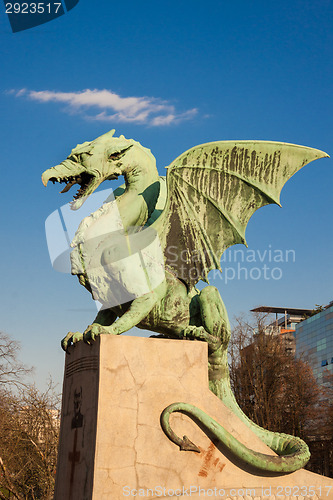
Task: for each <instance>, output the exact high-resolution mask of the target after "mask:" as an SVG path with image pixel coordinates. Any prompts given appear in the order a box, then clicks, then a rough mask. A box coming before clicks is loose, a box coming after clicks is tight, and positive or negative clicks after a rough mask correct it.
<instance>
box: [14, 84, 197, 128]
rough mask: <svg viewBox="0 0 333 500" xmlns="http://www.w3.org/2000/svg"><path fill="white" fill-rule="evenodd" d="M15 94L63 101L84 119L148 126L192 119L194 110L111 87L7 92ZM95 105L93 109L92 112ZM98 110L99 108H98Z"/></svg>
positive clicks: (195, 112)
mask: <svg viewBox="0 0 333 500" xmlns="http://www.w3.org/2000/svg"><path fill="white" fill-rule="evenodd" d="M10 93H14V95H15V96H16V97H21V96H26V97H28V98H29V99H32V100H34V101H38V102H42V103H46V102H58V103H63V104H66V105H67V107H66V108H65V109H64V111H67V112H70V113H73V112H77V113H80V114H81V115H82V116H84V117H85V118H87V119H90V120H96V121H110V122H112V121H113V122H133V123H140V124H147V125H152V126H161V125H171V124H173V123H179V122H181V121H184V120H189V119H191V118H193V117H194V116H195V115H196V114H197V112H198V110H197V109H196V108H193V109H189V110H187V111H185V112H177V110H176V109H175V106H174V105H173V104H170V103H169V102H168V101H163V100H162V99H158V98H155V97H121V96H119V95H118V94H116V93H115V92H112V91H111V90H106V89H104V90H97V89H94V90H90V89H86V90H82V91H80V92H57V91H52V90H41V91H35V90H26V89H20V90H15V91H10ZM96 108H97V111H98V112H96ZM99 110H100V111H99Z"/></svg>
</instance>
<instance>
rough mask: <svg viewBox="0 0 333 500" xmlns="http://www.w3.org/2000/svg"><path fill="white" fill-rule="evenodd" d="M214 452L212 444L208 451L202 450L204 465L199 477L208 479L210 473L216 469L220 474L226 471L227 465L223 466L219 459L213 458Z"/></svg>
mask: <svg viewBox="0 0 333 500" xmlns="http://www.w3.org/2000/svg"><path fill="white" fill-rule="evenodd" d="M214 450H215V445H214V443H210V445H209V447H208V450H202V449H201V450H200V451H201V453H202V455H203V464H202V467H201V469H200V471H199V474H198V476H201V477H207V476H208V474H209V472H214V469H215V470H216V469H217V470H218V471H220V472H222V470H223V469H224V467H225V464H223V463H222V462H221V461H220V459H219V458H215V459H214V458H213V455H214Z"/></svg>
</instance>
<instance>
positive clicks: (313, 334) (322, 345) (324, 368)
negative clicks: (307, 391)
mask: <svg viewBox="0 0 333 500" xmlns="http://www.w3.org/2000/svg"><path fill="white" fill-rule="evenodd" d="M295 336H296V356H297V357H301V358H302V359H305V360H306V361H308V362H309V364H310V365H311V367H312V369H313V373H314V376H315V377H316V379H317V382H318V383H319V384H322V385H325V386H329V385H331V386H332V377H333V304H332V303H330V306H329V307H328V308H327V309H324V311H321V312H320V313H317V314H316V315H314V316H311V317H310V318H308V319H306V320H304V321H302V322H301V323H298V324H297V325H296V332H295Z"/></svg>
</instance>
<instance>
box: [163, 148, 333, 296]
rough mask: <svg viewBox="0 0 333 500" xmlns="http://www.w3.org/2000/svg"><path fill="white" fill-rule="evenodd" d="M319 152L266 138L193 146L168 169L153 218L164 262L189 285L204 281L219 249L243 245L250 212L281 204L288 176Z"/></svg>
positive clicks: (217, 259)
mask: <svg viewBox="0 0 333 500" xmlns="http://www.w3.org/2000/svg"><path fill="white" fill-rule="evenodd" d="M327 156H328V155H327V154H326V153H324V152H323V151H319V150H317V149H312V148H308V147H304V146H297V145H294V144H285V143H278V142H266V141H220V142H210V143H207V144H202V145H200V146H195V147H194V148H192V149H189V150H188V151H186V152H185V153H183V154H181V155H180V156H179V157H178V158H176V160H174V161H173V162H172V163H171V165H170V166H169V167H168V171H167V189H168V197H167V202H166V205H165V208H164V210H163V212H162V213H161V215H160V217H159V218H158V219H157V220H156V221H155V222H154V224H153V227H154V228H155V229H156V230H157V232H158V234H159V237H160V241H161V244H162V248H163V249H164V255H165V261H166V265H167V266H169V268H171V269H172V270H173V271H174V272H175V273H176V275H177V277H178V278H180V279H181V280H183V281H184V282H185V283H186V284H187V285H188V287H189V288H192V287H193V286H194V285H195V284H196V283H197V282H198V281H199V280H200V279H202V280H203V281H206V282H208V279H207V276H208V273H209V271H210V270H211V269H219V270H220V271H221V267H220V260H221V256H222V254H223V252H224V251H225V250H226V249H227V248H228V247H230V246H231V245H234V244H236V243H244V244H246V241H245V229H246V226H247V223H248V222H249V220H250V218H251V216H252V215H253V214H254V212H255V211H256V210H257V209H259V208H260V207H263V206H265V205H268V204H271V203H276V204H278V205H280V202H279V200H280V192H281V189H282V188H283V186H284V184H285V183H286V182H287V180H288V179H290V177H291V176H292V175H294V174H295V173H296V172H297V171H298V170H300V169H301V168H302V167H303V166H304V165H306V164H307V163H309V162H310V161H313V160H316V159H318V158H323V157H327Z"/></svg>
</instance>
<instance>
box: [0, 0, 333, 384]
mask: <svg viewBox="0 0 333 500" xmlns="http://www.w3.org/2000/svg"><path fill="white" fill-rule="evenodd" d="M332 26H333V6H332V2H330V1H327V0H322V1H321V2H310V1H304V0H303V1H294V0H291V1H285V0H282V1H280V2H278V3H276V2H275V3H273V2H263V1H256V2H245V1H235V2H224V1H221V2H216V1H209V0H208V1H206V2H198V1H196V0H193V1H192V2H185V1H179V0H178V1H177V2H176V1H173V0H170V1H167V2H163V5H161V2H156V1H155V2H153V1H150V0H146V1H145V2H134V1H132V0H128V1H123V2H111V1H106V0H100V1H99V2H97V3H96V2H92V1H91V0H90V1H89V0H80V2H79V4H78V5H77V6H76V7H75V8H74V9H72V10H71V11H70V12H69V13H67V14H66V15H64V16H62V17H60V18H58V19H56V20H54V21H52V22H50V23H47V24H45V25H42V26H40V27H36V28H33V29H30V30H27V31H23V32H19V33H15V34H13V33H11V30H10V25H9V22H8V19H7V18H6V15H5V13H4V7H3V5H1V9H0V37H1V48H2V50H1V55H0V68H1V80H0V110H1V119H0V133H1V153H2V155H1V156H2V165H1V177H2V186H3V189H2V196H1V205H2V206H1V213H2V218H1V220H2V227H3V231H2V239H3V243H2V245H1V265H2V270H1V277H2V287H1V301H0V307H1V325H0V328H1V329H2V330H4V331H6V332H7V333H8V334H10V335H11V336H12V337H14V338H15V339H17V340H20V342H21V344H22V352H21V358H22V359H23V360H24V361H25V362H26V363H28V364H32V365H34V366H35V367H36V371H35V378H36V380H37V382H38V384H39V385H40V386H41V387H42V386H43V384H44V380H45V378H47V375H48V373H50V374H52V376H53V378H54V379H55V380H56V381H59V382H60V381H61V379H62V371H63V360H64V355H63V353H62V351H61V349H60V347H59V341H60V339H61V338H62V337H63V336H64V335H65V334H66V333H67V331H69V330H73V331H76V330H81V331H82V330H84V329H85V327H86V326H87V325H88V324H89V323H90V322H91V321H92V319H93V317H94V315H95V313H96V310H95V306H94V304H93V302H92V300H91V298H90V295H89V294H88V292H86V290H85V289H84V288H82V287H80V286H79V284H78V283H77V281H76V278H75V277H72V276H70V275H66V274H61V273H57V272H55V271H54V270H53V269H52V267H51V264H50V260H49V256H48V251H47V246H46V240H45V231H44V222H45V219H46V218H47V216H48V215H49V214H50V213H51V212H53V211H54V210H56V209H57V208H59V207H60V206H61V205H63V204H65V203H67V202H68V201H69V200H70V199H71V193H68V194H64V195H61V196H60V195H59V194H58V192H59V189H57V186H52V184H51V186H48V187H47V189H45V188H44V187H43V185H42V183H41V181H40V175H41V173H42V172H43V171H44V170H45V169H46V168H49V167H50V166H53V165H55V164H57V163H59V162H60V161H62V160H63V159H64V158H65V157H66V156H67V155H68V153H69V152H70V150H71V149H72V148H73V147H74V146H76V144H77V143H81V142H83V141H85V140H92V139H94V138H96V137H97V136H99V135H101V134H102V133H104V132H106V131H108V130H110V129H112V128H115V129H116V135H120V134H124V135H125V136H126V137H129V138H134V139H136V140H138V141H140V142H141V143H142V144H143V145H144V146H146V147H149V148H151V150H152V152H153V154H154V155H155V157H156V159H157V164H158V167H159V170H160V172H161V173H163V167H164V166H166V165H168V164H169V163H170V162H171V161H172V160H173V159H174V158H175V157H177V156H178V155H179V154H181V153H182V152H183V151H185V150H187V149H189V148H190V147H192V146H195V145H197V144H201V143H204V142H210V141H215V140H227V139H262V140H275V141H284V142H290V143H296V144H301V145H305V146H312V147H314V148H318V149H322V150H324V151H326V152H327V153H328V154H331V155H332V154H333V147H332V139H333V127H332V116H333V109H332V107H333V106H332V78H333V69H332V60H333V54H332V52H333V30H332ZM332 180H333V174H332V160H331V159H322V160H319V161H316V162H314V163H310V164H309V165H308V166H306V167H304V169H302V170H301V171H300V172H299V173H297V174H296V175H295V176H294V177H293V178H292V179H291V180H290V181H289V182H288V183H287V185H286V186H285V188H284V189H283V191H282V195H281V202H282V209H281V208H279V207H277V206H269V207H266V208H264V209H262V210H259V211H258V212H257V213H256V214H255V216H254V217H253V218H252V219H251V221H250V223H249V225H248V228H247V233H246V236H247V241H248V245H249V249H252V250H254V251H255V252H256V262H255V263H251V264H249V265H248V266H247V273H248V275H247V279H246V272H245V271H244V270H243V271H241V270H240V271H239V267H244V266H245V265H244V266H243V263H242V262H240V259H241V257H240V255H238V257H237V261H236V262H231V263H230V262H229V261H228V259H229V260H230V259H231V260H235V258H236V257H235V255H234V254H233V253H232V252H233V249H231V250H229V251H228V253H227V254H226V255H225V259H226V260H227V262H223V263H222V267H223V266H224V268H225V267H228V268H229V271H227V273H229V276H232V273H233V272H232V270H230V269H231V268H232V269H233V270H234V271H235V279H230V280H226V279H225V276H224V278H222V279H221V278H218V277H216V278H215V279H214V280H213V282H214V284H215V285H216V286H218V287H219V289H220V291H221V294H222V297H223V300H224V302H225V304H226V306H227V309H228V311H229V316H230V318H231V319H232V317H233V316H234V315H238V314H239V313H240V312H242V311H245V312H247V311H248V310H249V309H251V308H253V307H255V306H257V305H260V304H264V305H277V306H280V305H289V306H292V307H309V308H312V307H314V305H315V304H327V303H328V302H329V301H330V300H332V299H333V294H332V287H331V283H332V264H331V262H332ZM107 187H109V186H107ZM234 248H236V247H234ZM244 250H245V249H244ZM277 250H279V251H281V252H282V253H280V254H279V255H280V258H281V255H282V259H283V260H284V262H278V263H277V262H276V261H274V256H276V255H277V253H276V251H277ZM288 250H292V251H293V252H294V253H289V254H288V255H289V259H288V262H286V260H287V257H286V255H287V254H286V252H287V251H288ZM265 251H266V254H265V253H264V252H265ZM269 251H270V252H271V253H269ZM274 252H275V253H274ZM292 255H294V257H291V256H292ZM243 256H244V258H245V259H246V257H247V256H248V254H246V252H245V253H244V254H243ZM238 264H239V265H238ZM263 264H266V265H267V266H268V267H269V268H270V271H269V272H268V274H267V273H266V276H268V278H269V279H264V277H263V271H262V266H263ZM253 267H257V268H258V269H259V270H260V271H261V277H260V279H257V277H258V275H259V274H258V271H252V279H251V276H250V272H251V269H253ZM275 267H278V268H279V269H280V270H281V272H280V271H274V273H275V274H273V276H272V274H271V271H272V269H273V268H275ZM281 273H282V274H281ZM225 274H226V273H225ZM227 275H228V274H227ZM280 275H281V276H280ZM274 276H275V278H276V277H280V278H279V279H274ZM237 278H239V279H237ZM253 278H254V279H253Z"/></svg>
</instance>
